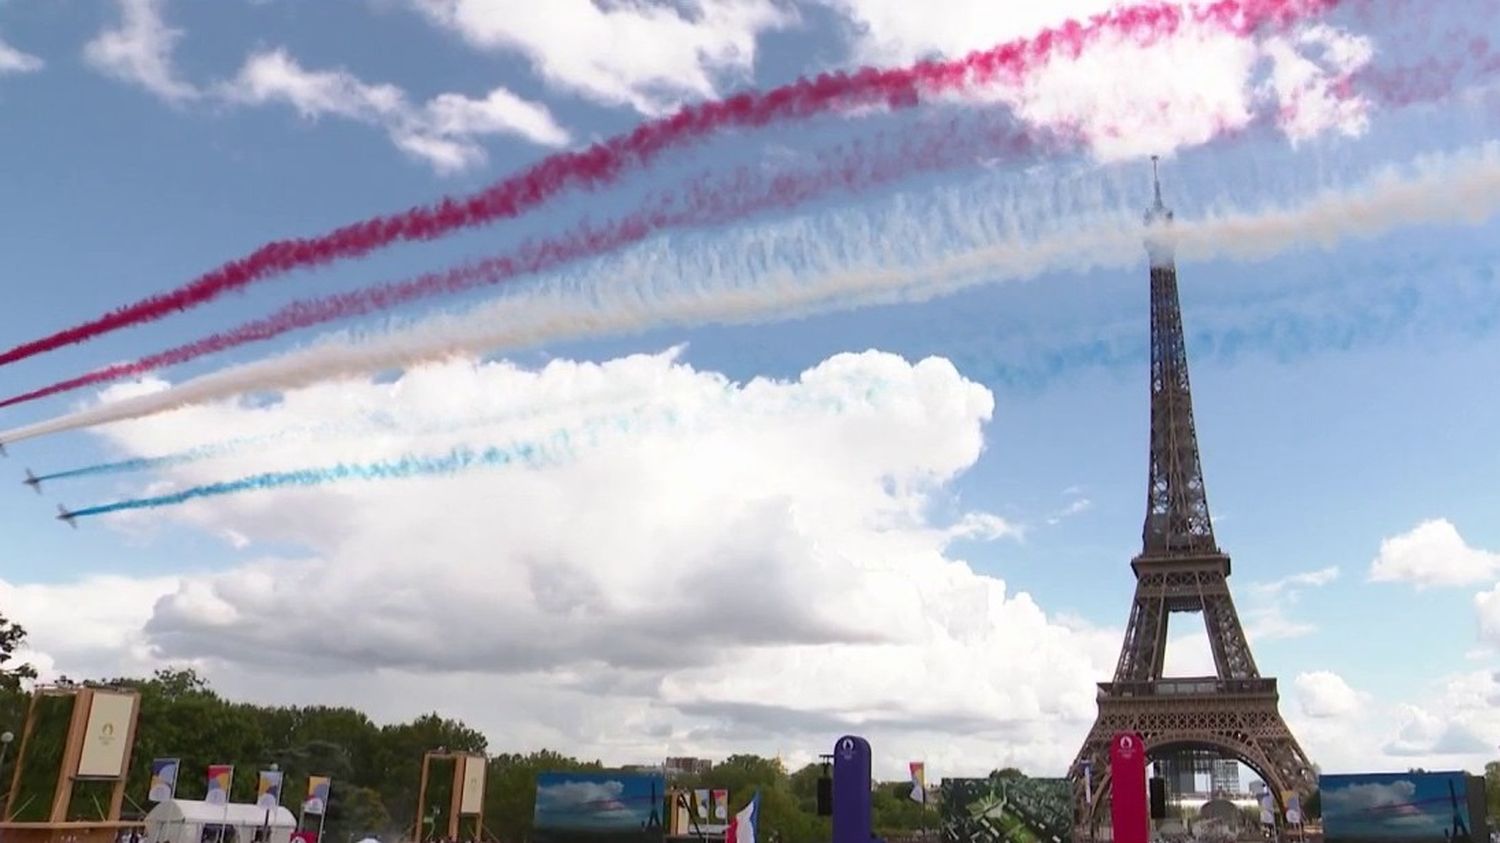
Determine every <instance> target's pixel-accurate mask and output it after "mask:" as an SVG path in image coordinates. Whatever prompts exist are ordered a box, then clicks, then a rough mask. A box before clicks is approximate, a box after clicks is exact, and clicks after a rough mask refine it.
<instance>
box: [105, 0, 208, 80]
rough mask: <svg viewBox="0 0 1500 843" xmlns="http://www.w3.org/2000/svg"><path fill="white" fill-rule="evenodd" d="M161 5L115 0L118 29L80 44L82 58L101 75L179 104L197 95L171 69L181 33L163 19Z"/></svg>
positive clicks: (143, 0) (150, 1)
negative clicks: (118, 17) (139, 87)
mask: <svg viewBox="0 0 1500 843" xmlns="http://www.w3.org/2000/svg"><path fill="white" fill-rule="evenodd" d="M165 2H166V0H118V4H119V7H120V24H119V26H118V27H117V28H115V29H107V30H105V31H103V32H101V33H99V34H98V35H97V36H96V37H95V38H94V39H93V40H92V41H90V42H88V43H87V44H86V45H84V48H83V56H84V59H85V60H86V61H88V63H89V64H91V65H93V66H94V67H95V68H97V69H98V70H100V71H102V72H104V73H107V74H109V75H111V76H114V77H116V78H118V79H122V80H124V81H126V82H131V83H134V84H137V85H140V86H141V87H143V88H145V89H146V90H148V91H150V92H152V93H153V94H156V95H157V96H159V97H161V98H162V99H164V100H166V101H168V102H182V101H185V100H190V99H193V98H195V97H197V96H198V94H199V92H198V90H197V89H196V88H195V87H193V86H192V85H190V84H188V83H187V82H184V81H182V80H181V79H178V78H177V74H176V71H175V70H174V69H173V67H172V51H173V50H174V49H175V48H176V45H177V42H178V40H180V39H181V38H182V34H183V33H182V30H180V29H173V28H172V27H170V26H168V25H167V23H166V21H165V20H163V17H162V7H163V6H164V5H165Z"/></svg>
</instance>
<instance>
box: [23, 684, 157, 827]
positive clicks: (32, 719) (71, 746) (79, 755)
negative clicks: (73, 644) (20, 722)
mask: <svg viewBox="0 0 1500 843" xmlns="http://www.w3.org/2000/svg"><path fill="white" fill-rule="evenodd" d="M99 692H103V693H107V694H120V695H125V696H128V697H130V698H131V713H130V719H129V723H128V724H127V725H126V728H125V748H124V750H123V753H122V757H121V761H120V774H119V775H118V776H82V775H80V774H79V764H80V762H81V761H82V760H83V752H84V741H85V738H86V734H85V733H86V731H87V730H88V723H89V715H90V714H91V713H92V712H93V710H94V697H95V695H96V693H99ZM49 697H51V698H55V697H72V700H73V703H72V711H71V712H70V714H69V717H68V734H67V737H66V739H65V740H64V743H63V753H62V759H61V762H60V763H59V765H58V770H57V784H56V787H55V789H54V790H53V792H52V804H51V805H50V806H49V807H48V811H47V819H46V820H44V821H41V822H15V821H14V820H13V817H14V816H15V814H16V810H17V808H18V803H17V797H19V796H20V795H21V780H22V772H23V771H24V770H25V768H26V750H27V749H28V747H29V746H30V743H31V738H32V736H33V734H34V733H35V732H36V709H37V703H38V702H39V701H40V700H42V699H43V698H49ZM140 714H141V705H140V694H139V693H137V692H136V691H134V690H133V689H129V688H117V687H112V686H87V685H54V686H40V687H37V688H36V689H35V690H33V691H32V693H31V702H30V703H29V704H28V705H27V707H26V725H25V726H24V727H22V729H21V741H20V745H19V746H18V747H17V749H16V759H15V771H14V772H13V773H12V774H11V780H10V791H9V793H8V794H7V795H6V799H5V811H4V814H3V815H0V837H4V839H5V840H6V841H18V843H52V841H61V840H64V839H66V840H68V841H72V842H73V843H96V841H99V843H107V841H113V840H114V839H115V838H116V837H117V836H118V835H119V833H120V831H121V830H122V829H131V828H138V827H140V826H141V824H140V823H137V822H121V821H120V811H121V809H122V808H123V807H124V804H125V785H126V782H127V781H128V780H129V778H130V761H131V756H132V755H133V754H134V750H135V734H136V726H137V724H138V723H139V721H140ZM111 779H113V781H114V787H113V788H111V789H110V798H109V807H108V808H107V810H106V812H105V816H103V817H100V818H98V819H97V820H69V819H68V809H69V807H71V806H72V802H73V791H74V789H75V788H76V786H77V784H78V782H79V781H109V780H111Z"/></svg>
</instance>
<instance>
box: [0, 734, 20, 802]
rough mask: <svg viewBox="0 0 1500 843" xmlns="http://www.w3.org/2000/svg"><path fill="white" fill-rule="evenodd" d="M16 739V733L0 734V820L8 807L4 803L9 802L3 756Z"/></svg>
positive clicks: (8, 789)
mask: <svg viewBox="0 0 1500 843" xmlns="http://www.w3.org/2000/svg"><path fill="white" fill-rule="evenodd" d="M15 739H16V733H15V732H12V731H10V730H9V729H6V730H5V731H4V732H0V820H4V819H5V818H6V817H5V811H6V810H7V809H8V808H9V807H10V806H9V805H7V804H6V803H8V802H9V801H10V788H9V787H5V786H4V782H5V776H4V772H5V754H6V752H8V751H9V750H10V742H11V741H13V740H15Z"/></svg>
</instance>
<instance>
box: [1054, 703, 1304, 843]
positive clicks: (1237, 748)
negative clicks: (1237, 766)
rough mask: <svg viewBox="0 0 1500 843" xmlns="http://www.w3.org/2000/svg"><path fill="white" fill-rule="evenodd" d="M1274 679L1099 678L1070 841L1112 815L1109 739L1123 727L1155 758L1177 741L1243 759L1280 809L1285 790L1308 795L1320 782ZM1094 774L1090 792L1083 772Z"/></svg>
mask: <svg viewBox="0 0 1500 843" xmlns="http://www.w3.org/2000/svg"><path fill="white" fill-rule="evenodd" d="M1278 697H1279V695H1278V693H1277V691H1276V680H1275V679H1272V678H1255V679H1239V680H1235V679H1230V680H1225V679H1218V678H1215V677H1193V678H1171V679H1158V680H1155V681H1152V682H1139V683H1122V682H1105V683H1100V685H1099V716H1098V718H1097V719H1096V720H1095V721H1094V726H1093V728H1092V729H1090V730H1089V734H1088V737H1087V738H1086V739H1085V740H1084V744H1083V747H1082V749H1081V750H1080V751H1079V753H1078V758H1077V760H1076V761H1075V763H1074V768H1073V769H1074V779H1073V782H1074V785H1073V791H1074V803H1075V806H1076V812H1075V817H1076V818H1077V823H1076V824H1075V830H1074V839H1075V841H1088V840H1097V839H1098V837H1099V835H1098V834H1097V830H1098V828H1099V827H1100V825H1101V824H1106V825H1107V822H1108V817H1109V798H1110V787H1111V781H1110V776H1109V746H1110V741H1111V740H1112V739H1113V737H1114V736H1115V735H1116V734H1118V733H1120V732H1125V731H1133V732H1136V733H1138V734H1140V735H1141V737H1142V738H1143V739H1144V740H1145V743H1146V755H1147V757H1148V758H1151V759H1153V760H1155V759H1157V758H1159V757H1161V756H1164V755H1167V754H1170V752H1171V751H1173V750H1176V749H1180V748H1198V749H1209V750H1213V751H1215V752H1217V753H1219V754H1220V755H1221V756H1222V757H1225V758H1234V759H1236V760H1238V761H1240V762H1241V763H1243V764H1245V765H1246V766H1248V767H1249V768H1250V769H1251V770H1253V771H1254V772H1255V773H1256V774H1258V775H1259V776H1260V777H1261V779H1262V780H1263V781H1264V782H1265V783H1266V787H1267V789H1269V790H1270V791H1271V793H1272V794H1273V797H1274V798H1275V800H1276V803H1277V807H1278V811H1277V814H1278V816H1280V815H1282V814H1284V811H1285V804H1284V800H1285V797H1286V795H1287V794H1288V793H1296V794H1298V796H1299V798H1300V799H1301V800H1302V801H1303V802H1306V801H1307V799H1308V797H1310V796H1311V795H1312V793H1313V791H1315V790H1316V789H1317V773H1316V771H1315V769H1314V768H1313V766H1312V764H1311V763H1310V762H1309V761H1308V760H1307V756H1306V755H1304V754H1303V752H1302V748H1301V747H1300V746H1299V745H1298V744H1297V740H1296V738H1295V737H1293V735H1292V733H1291V730H1290V729H1288V728H1287V725H1286V722H1285V721H1284V720H1282V718H1281V713H1280V711H1279V709H1278V702H1279V700H1278ZM1085 763H1087V764H1088V765H1089V768H1090V769H1091V771H1092V773H1091V775H1090V776H1089V777H1088V779H1087V782H1088V784H1089V785H1091V786H1092V788H1093V792H1092V793H1087V792H1086V787H1085V777H1084V776H1083V775H1081V770H1082V769H1083V766H1084V764H1085Z"/></svg>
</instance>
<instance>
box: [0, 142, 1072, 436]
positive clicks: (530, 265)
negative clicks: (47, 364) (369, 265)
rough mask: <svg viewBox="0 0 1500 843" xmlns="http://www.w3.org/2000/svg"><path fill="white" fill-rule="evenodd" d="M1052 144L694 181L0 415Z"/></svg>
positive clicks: (70, 385)
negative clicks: (318, 328)
mask: <svg viewBox="0 0 1500 843" xmlns="http://www.w3.org/2000/svg"><path fill="white" fill-rule="evenodd" d="M1061 143H1062V138H1061V137H1057V138H1052V137H1048V136H1047V135H1046V134H1045V133H1042V132H1039V131H1035V130H1027V129H1025V128H1023V127H1021V126H1018V125H1016V124H1014V123H1011V122H1009V121H1002V122H1001V123H998V124H997V123H996V122H995V121H993V120H985V119H980V120H972V121H971V120H951V121H947V122H944V123H942V124H940V125H934V126H926V127H919V128H917V129H914V130H910V131H908V132H906V133H904V134H903V135H902V136H901V140H900V142H899V143H897V144H895V145H886V144H884V143H882V142H880V141H877V142H875V143H870V144H866V143H856V144H854V145H853V146H852V147H845V146H839V147H836V148H833V149H831V150H826V151H824V152H823V153H821V154H820V155H819V156H818V157H819V158H820V161H819V166H817V167H816V168H808V169H803V170H788V171H783V172H775V173H762V172H760V171H759V170H757V169H754V168H750V167H743V166H742V167H739V168H736V169H735V170H734V171H733V172H731V173H730V174H729V175H728V176H727V177H720V178H710V177H703V178H698V179H694V180H693V181H692V182H690V183H689V185H688V187H687V189H686V190H685V191H683V192H682V195H677V194H672V193H654V194H652V195H651V196H649V197H647V199H646V200H645V202H644V203H643V207H642V208H641V209H639V210H636V211H634V212H632V213H630V214H627V215H625V216H623V217H622V218H620V219H617V220H615V221H614V222H612V223H609V224H607V225H594V224H590V223H587V222H586V223H584V224H582V225H579V226H578V227H576V228H575V229H574V230H572V231H570V232H567V233H566V234H562V235H557V236H553V237H547V238H543V239H540V240H535V241H532V242H530V243H526V244H524V245H522V246H521V247H520V248H519V249H517V250H515V251H514V252H512V253H510V254H505V255H500V256H498V257H493V258H488V259H485V260H481V261H476V262H473V263H468V264H463V265H460V266H457V267H454V268H451V269H448V270H445V271H441V272H429V273H426V274H423V275H419V276H417V277H416V278H412V279H408V280H404V281H399V282H392V283H387V284H380V285H376V286H374V287H368V288H364V289H360V290H354V291H352V292H346V293H338V294H335V295H331V296H326V297H323V298H318V299H304V300H301V301H295V302H292V303H291V304H289V305H286V306H285V307H282V308H280V309H279V310H277V311H276V312H274V313H272V314H271V315H270V316H267V317H264V318H261V319H256V320H254V321H251V322H247V323H245V324H243V325H239V326H238V327H235V328H232V329H230V330H228V331H220V332H216V333H213V334H210V335H208V336H206V337H203V338H201V339H197V340H193V341H192V342H188V343H184V344H183V345H179V346H175V347H173V348H169V349H167V350H165V351H161V352H157V353H155V354H150V355H147V356H145V357H141V358H139V359H137V360H133V361H129V362H125V363H116V364H113V365H111V366H106V367H104V368H102V369H96V370H94V371H92V372H88V373H86V374H83V375H79V376H77V377H73V378H69V379H67V380H62V381H58V382H56V383H53V384H49V385H47V386H44V387H40V388H38V389H34V390H32V391H30V392H26V393H22V394H20V395H15V396H12V397H10V398H6V399H4V400H0V407H9V406H13V405H16V404H23V403H25V402H28V401H35V400H37V399H39V398H46V397H48V396H51V395H58V394H61V393H65V392H71V391H73V390H77V389H82V388H83V387H87V386H94V385H97V384H102V383H109V382H111V381H116V380H120V379H121V378H128V377H135V376H138V375H142V374H145V373H147V372H152V371H155V370H157V369H161V368H163V367H166V366H174V365H178V364H181V363H186V362H188V361H190V360H195V359H197V358H199V357H202V356H204V355H207V354H213V353H216V352H220V351H227V350H229V349H231V348H236V347H238V346H241V345H246V344H249V343H255V342H264V341H267V340H270V339H273V338H275V337H278V336H280V335H282V334H285V333H287V332H289V331H294V330H297V329H300V328H308V327H312V326H314V325H321V324H325V323H328V322H332V321H335V320H339V319H346V318H350V317H354V316H362V315H366V314H369V313H373V312H377V311H382V310H389V309H391V308H393V307H398V306H400V305H403V304H408V303H411V302H413V301H418V300H420V299H425V298H430V297H432V296H439V295H451V294H455V293H459V292H462V291H465V290H470V289H474V288H476V287H481V286H492V285H496V284H501V283H504V282H507V281H511V280H514V279H516V278H517V277H521V276H525V275H532V274H535V273H539V272H544V271H546V270H549V269H554V268H556V267H558V266H561V265H563V264H566V263H570V262H572V261H576V260H579V259H582V258H587V257H592V256H596V255H600V254H604V253H606V252H611V251H615V250H617V249H620V248H623V247H625V246H628V245H630V244H633V243H638V242H640V241H642V240H644V239H646V238H647V237H650V236H651V235H653V234H656V233H659V232H661V231H665V230H669V229H674V228H684V227H689V226H706V225H716V224H722V223H726V222H731V221H734V220H737V219H743V218H745V217H747V216H751V215H753V214H757V213H761V212H764V211H768V210H773V209H787V208H793V207H796V206H799V205H802V204H804V203H806V202H810V201H813V200H815V199H818V198H820V197H822V196H825V195H827V194H830V193H834V192H836V191H842V192H845V193H852V192H857V191H861V190H869V189H871V188H874V187H877V186H880V185H884V184H889V183H892V182H895V181H898V180H901V179H905V178H910V177H912V176H915V175H918V174H923V173H930V172H936V171H939V170H943V169H947V168H951V167H954V166H957V165H961V164H965V163H972V162H973V161H974V160H975V159H976V158H977V157H980V156H985V155H1005V156H1007V157H1019V156H1021V155H1024V154H1026V153H1028V152H1034V151H1040V150H1042V149H1043V148H1045V147H1046V146H1048V145H1054V144H1055V145H1061Z"/></svg>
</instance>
